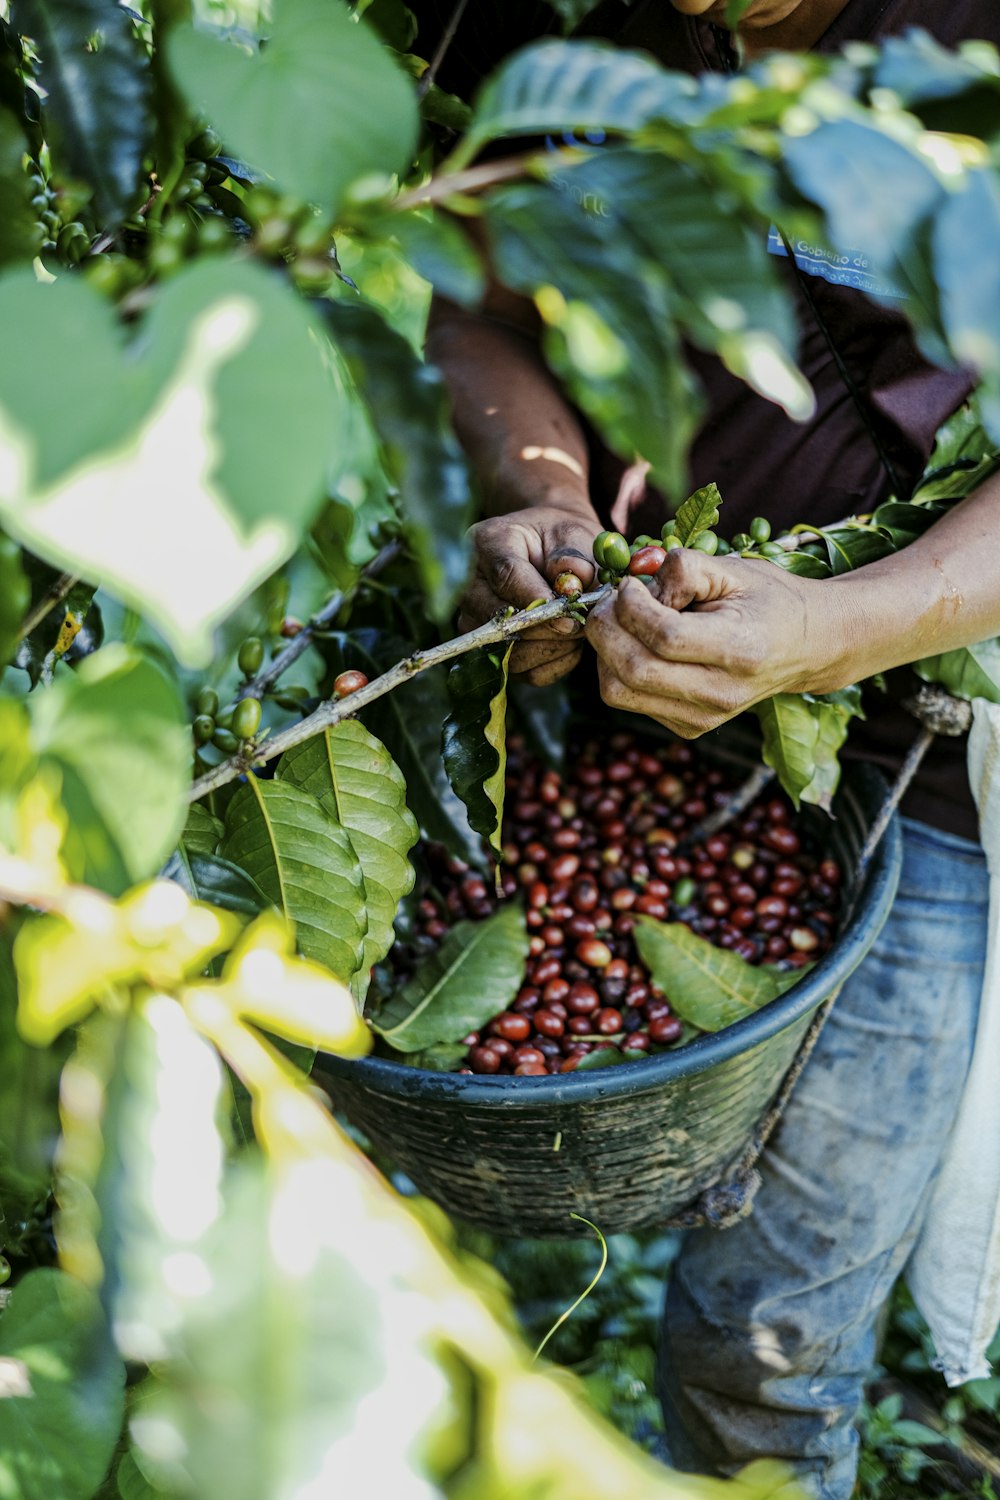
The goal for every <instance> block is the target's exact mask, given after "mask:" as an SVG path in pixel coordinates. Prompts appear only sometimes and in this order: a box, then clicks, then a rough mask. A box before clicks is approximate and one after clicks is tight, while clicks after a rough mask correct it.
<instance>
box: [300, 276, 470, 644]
mask: <svg viewBox="0 0 1000 1500" xmlns="http://www.w3.org/2000/svg"><path fill="white" fill-rule="evenodd" d="M324 313H325V316H326V318H327V321H328V326H329V329H330V333H331V336H332V338H333V341H334V343H335V344H336V345H337V346H338V348H339V349H340V350H341V352H342V353H343V354H344V355H345V356H346V357H347V359H348V361H349V363H350V364H351V367H352V371H353V374H354V376H355V378H356V380H357V383H358V386H359V388H360V390H361V392H362V394H363V395H364V397H365V399H366V400H367V402H368V407H369V411H370V414H371V418H372V421H373V423H374V426H375V429H376V431H377V432H378V435H379V437H380V438H381V441H382V444H383V447H384V451H385V456H386V464H387V467H388V470H389V473H390V475H391V477H392V479H393V480H394V482H395V483H396V484H397V485H398V487H399V493H400V502H399V508H400V513H401V516H402V519H403V525H404V528H405V531H406V536H407V540H408V541H409V543H410V547H411V548H412V550H413V553H414V555H415V557H416V561H417V567H418V569H419V571H420V577H421V580H422V582H423V587H424V590H425V592H426V594H427V596H428V601H429V603H430V607H431V612H432V614H433V615H434V618H435V619H436V620H438V621H444V620H445V619H447V618H448V616H449V614H450V612H451V608H452V605H453V603H454V601H455V598H456V596H457V594H458V592H459V590H460V589H461V588H462V587H463V585H464V583H465V580H466V575H467V572H468V547H467V543H466V540H465V533H466V528H467V526H468V525H469V523H470V521H471V520H472V497H471V492H470V489H469V476H468V470H467V467H466V463H465V459H464V456H463V454H462V451H461V448H460V447H459V445H458V440H457V438H456V437H455V435H454V432H453V431H452V427H451V419H450V411H451V407H450V402H449V399H448V396H447V393H446V391H445V387H444V382H443V381H442V379H441V376H440V375H439V374H438V372H437V370H435V369H434V367H433V366H432V365H427V364H424V363H422V362H421V360H420V359H418V357H417V356H416V355H415V354H414V352H413V350H412V349H411V348H410V346H409V344H408V343H407V341H406V339H404V338H403V336H402V335H401V334H398V333H396V332H395V331H394V330H393V329H392V328H390V327H389V325H388V323H386V321H385V319H384V318H383V317H382V316H381V315H380V314H379V313H377V312H376V311H375V309H374V308H372V307H366V306H364V305H363V304H361V303H357V302H347V301H343V302H337V303H327V304H326V306H325V307H324Z"/></svg>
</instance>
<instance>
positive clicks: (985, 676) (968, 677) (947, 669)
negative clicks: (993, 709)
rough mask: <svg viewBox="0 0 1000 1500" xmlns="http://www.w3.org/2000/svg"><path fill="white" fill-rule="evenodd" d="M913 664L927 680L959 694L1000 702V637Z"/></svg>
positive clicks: (918, 674)
mask: <svg viewBox="0 0 1000 1500" xmlns="http://www.w3.org/2000/svg"><path fill="white" fill-rule="evenodd" d="M913 668H914V671H915V672H916V673H917V676H918V677H922V678H923V680H924V682H936V683H940V685H941V686H942V687H943V688H947V690H948V692H949V693H954V695H955V697H956V698H968V699H972V698H985V699H986V701H987V702H988V703H1000V638H997V639H993V640H989V641H980V642H979V643H978V645H975V646H960V647H959V648H958V650H956V651H946V652H944V653H943V655H941V656H927V657H924V659H923V660H922V661H917V662H914V664H913Z"/></svg>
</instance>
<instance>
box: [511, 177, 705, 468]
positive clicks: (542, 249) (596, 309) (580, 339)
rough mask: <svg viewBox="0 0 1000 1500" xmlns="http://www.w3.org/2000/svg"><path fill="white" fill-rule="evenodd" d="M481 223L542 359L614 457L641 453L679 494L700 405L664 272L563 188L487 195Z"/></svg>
mask: <svg viewBox="0 0 1000 1500" xmlns="http://www.w3.org/2000/svg"><path fill="white" fill-rule="evenodd" d="M487 228H488V232H489V236H490V242H491V246H492V259H493V262H494V264H495V266H496V268H497V274H498V275H499V277H500V279H501V280H502V281H503V282H504V283H505V284H506V285H507V286H510V287H512V288H513V289H514V290H515V291H519V292H523V293H525V294H526V295H527V296H529V297H535V298H536V300H537V302H538V305H539V309H540V311H541V313H542V316H543V318H544V319H545V321H546V323H547V325H548V326H547V331H546V338H545V352H546V355H547V357H548V359H549V362H550V363H551V364H552V365H553V367H554V368H555V370H556V372H557V374H559V375H560V377H561V378H562V379H563V380H564V382H565V384H566V387H567V389H568V391H569V392H570V394H571V396H572V397H573V400H574V401H575V402H576V403H577V404H578V405H579V406H580V408H581V409H582V410H583V411H584V412H586V414H587V415H588V416H589V417H590V418H591V420H592V421H593V423H594V425H595V426H596V427H597V428H598V429H599V431H600V432H601V435H602V436H603V438H604V439H605V441H606V442H607V443H608V445H609V446H610V447H611V448H613V449H614V450H615V452H617V453H618V454H620V455H621V456H622V457H623V458H625V459H626V460H627V461H629V462H631V461H632V460H633V459H634V458H635V456H636V454H637V453H638V454H641V455H642V457H643V458H645V459H646V460H647V461H648V462H649V463H650V464H651V465H652V468H653V471H654V475H655V477H656V478H657V479H658V480H659V481H660V483H661V484H663V486H664V487H665V488H666V489H667V490H669V491H670V492H671V493H673V494H675V495H676V496H677V497H678V498H680V497H681V495H682V494H683V485H684V479H685V468H686V458H687V449H688V444H689V442H690V439H691V438H692V436H693V435H694V431H695V427H696V422H697V417H698V412H699V402H698V399H697V397H696V394H695V391H694V387H693V385H692V382H691V379H690V376H689V375H688V373H687V369H686V365H685V362H684V357H683V352H682V348H681V340H680V333H679V331H678V326H677V319H678V308H677V306H676V301H675V297H674V294H673V291H672V289H671V287H670V285H669V283H668V280H667V278H666V276H665V274H664V272H663V271H662V270H661V269H660V268H659V267H658V266H657V265H655V264H654V263H652V262H651V261H650V260H648V259H646V258H645V257H644V256H643V255H641V254H640V250H639V247H638V246H637V245H636V243H635V242H634V240H633V239H632V237H631V236H630V235H623V234H622V233H621V232H620V229H619V227H618V225H617V223H616V222H615V221H614V220H612V219H611V218H610V217H604V216H602V215H600V214H598V213H595V212H592V211H590V210H589V209H588V206H587V205H586V204H583V203H578V202H577V201H576V199H575V197H574V196H573V193H572V191H570V190H569V189H568V188H567V187H562V188H561V187H559V186H558V185H549V186H544V187H543V186H539V185H534V184H532V185H528V186H519V187H514V188H506V189H504V190H502V191H500V192H497V193H495V194H493V196H492V197H491V198H490V200H489V203H488V206H487ZM553 288H554V289H555V291H556V293H558V295H553V292H552V289H553Z"/></svg>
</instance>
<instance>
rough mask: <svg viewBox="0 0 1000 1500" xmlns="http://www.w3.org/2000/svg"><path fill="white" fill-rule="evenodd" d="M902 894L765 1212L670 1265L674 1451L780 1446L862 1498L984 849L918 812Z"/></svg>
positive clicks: (773, 1157) (958, 1026)
mask: <svg viewBox="0 0 1000 1500" xmlns="http://www.w3.org/2000/svg"><path fill="white" fill-rule="evenodd" d="M903 833H904V860H903V874H902V880H901V883H900V887H899V894H898V897H897V899H896V902H895V905H894V907H893V910H892V913H891V915H890V917H889V920H888V922H887V924H886V926H885V928H884V929H883V932H882V934H881V936H880V937H879V939H878V941H877V943H876V944H875V946H874V948H873V949H872V951H871V952H870V954H869V955H868V957H867V958H866V959H865V961H864V963H863V964H862V965H861V967H860V968H859V969H858V970H857V971H856V972H855V973H854V974H853V975H852V977H851V978H850V979H849V980H848V982H847V984H846V985H845V986H844V988H843V990H842V992H841V995H840V998H839V999H838V1000H837V1003H836V1005H835V1006H834V1008H833V1011H832V1013H831V1015H830V1018H829V1020H828V1021H827V1023H826V1026H825V1028H824V1030H823V1033H822V1035H821V1037H820V1041H819V1044H818V1046H817V1048H816V1051H815V1053H814V1054H813V1057H812V1058H811V1059H810V1062H809V1065H808V1067H807V1068H806V1070H805V1072H804V1074H803V1076H802V1078H801V1079H800V1080H799V1084H798V1087H797V1089H796V1091H795V1094H794V1096H793V1099H792V1101H791V1104H790V1105H789V1108H788V1111H787V1113H786V1115H785V1118H784V1120H783V1121H782V1124H781V1127H780V1130H779V1132H778V1133H777V1134H776V1136H775V1138H774V1139H773V1141H772V1144H771V1145H770V1146H769V1148H768V1150H767V1152H766V1154H765V1157H764V1159H763V1161H762V1163H761V1168H762V1177H763V1186H762V1188H761V1190H760V1193H759V1196H758V1198H757V1203H756V1207H755V1209H754V1212H753V1214H752V1215H751V1217H750V1218H749V1219H747V1220H745V1221H744V1222H742V1223H740V1224H738V1225H737V1226H736V1227H735V1228H733V1229H730V1230H726V1231H724V1232H722V1233H719V1232H715V1231H711V1230H699V1231H696V1232H694V1233H692V1234H690V1235H688V1237H687V1239H686V1240H685V1242H684V1246H683V1249H682V1251H681V1254H680V1257H679V1259H678V1261H677V1262H676V1263H675V1266H674V1269H673V1272H672V1275H671V1281H670V1286H669V1288H668V1293H667V1304H666V1311H665V1315H664V1323H663V1338H662V1344H661V1358H660V1372H659V1386H660V1398H661V1401H662V1403H663V1409H664V1419H665V1423H666V1433H667V1443H668V1445H669V1449H670V1460H671V1462H672V1463H673V1464H674V1465H675V1467H677V1468H680V1469H687V1470H692V1471H695V1472H698V1473H708V1474H712V1473H716V1474H730V1473H733V1472H734V1471H735V1470H736V1469H738V1468H740V1467H742V1466H743V1465H744V1464H746V1463H749V1462H750V1461H751V1460H752V1459H755V1458H760V1457H774V1458H783V1459H785V1460H786V1461H788V1462H789V1463H790V1464H791V1465H792V1466H793V1467H794V1469H795V1470H796V1473H797V1475H798V1477H799V1479H800V1481H801V1482H802V1483H803V1485H804V1486H805V1488H806V1489H807V1491H808V1492H809V1493H810V1494H814V1495H816V1496H819V1497H821V1500H848V1496H849V1495H850V1494H851V1491H852V1489H853V1487H854V1479H855V1471H856V1466H857V1451H858V1437H857V1433H856V1432H855V1430H854V1425H853V1424H854V1419H855V1417H856V1415H857V1412H858V1408H859V1406H860V1403H861V1399H862V1390H863V1384H864V1381H865V1379H866V1377H867V1375H868V1373H869V1371H870V1369H871V1366H872V1363H873V1360H874V1356H875V1343H876V1333H875V1325H876V1321H877V1319H878V1316H879V1312H880V1310H881V1308H882V1306H883V1304H884V1302H885V1300H886V1298H887V1297H888V1295H889V1293H890V1291H891V1289H892V1286H893V1283H894V1282H895V1280H896V1279H897V1277H898V1276H900V1275H901V1274H902V1273H903V1272H904V1271H905V1269H906V1263H907V1260H908V1258H909V1255H910V1252H911V1250H912V1248H913V1245H914V1242H915V1240H916V1238H917V1233H918V1231H919V1228H920V1225H921V1222H922V1219H923V1216H924V1214H925V1212H926V1208H927V1204H928V1201H929V1197H930V1190H931V1186H932V1184H933V1182H934V1179H935V1176H936V1174H937V1171H938V1166H939V1162H940V1159H941V1154H942V1150H943V1147H944V1144H945V1141H946V1138H947V1136H948V1133H949V1131H950V1129H951V1127H952V1125H953V1123H954V1119H955V1114H956V1111H957V1107H958V1102H959V1098H960V1095H961V1090H962V1086H963V1083H964V1080H965V1076H966V1072H967V1070H968V1065H969V1060H970V1057H971V1055H972V1045H973V1039H974V1036H975V1027H976V1019H977V1015H978V1008H979V995H980V986H981V983H982V974H983V966H984V962H985V956H986V927H987V911H988V879H987V874H986V865H985V860H984V858H983V854H982V851H981V850H980V849H979V847H978V845H976V844H971V843H969V842H968V841H967V840H965V839H959V838H955V837H953V836H951V835H949V834H945V833H940V832H938V831H937V830H935V829H933V828H929V827H927V826H926V825H924V824H922V823H915V822H912V821H910V820H907V819H904V821H903Z"/></svg>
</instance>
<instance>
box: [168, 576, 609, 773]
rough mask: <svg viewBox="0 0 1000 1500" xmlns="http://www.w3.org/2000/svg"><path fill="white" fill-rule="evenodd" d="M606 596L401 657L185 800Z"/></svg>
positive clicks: (490, 624) (541, 609)
mask: <svg viewBox="0 0 1000 1500" xmlns="http://www.w3.org/2000/svg"><path fill="white" fill-rule="evenodd" d="M609 592H610V585H606V586H605V587H604V588H601V589H595V590H594V592H593V593H590V594H581V595H580V596H579V597H578V598H576V599H552V600H551V601H550V602H548V603H546V604H540V605H538V606H537V608H535V609H522V610H519V611H518V612H517V613H516V614H511V615H498V616H496V618H495V619H492V620H488V621H487V622H486V624H485V625H480V626H479V628H478V630H470V631H469V633H468V635H460V636H456V637H455V639H454V640H453V641H445V642H444V643H443V644H442V645H440V646H432V647H430V648H429V650H427V651H415V652H414V653H413V655H412V656H407V657H406V658H405V659H404V660H403V661H400V662H397V663H396V665H395V666H394V667H390V668H389V670H388V671H387V672H383V673H382V675H381V677H376V678H375V679H374V680H373V681H372V682H369V683H368V684H367V686H365V687H363V688H359V689H358V691H357V692H356V693H351V694H350V696H349V697H347V698H333V699H331V700H330V701H329V702H327V703H322V704H320V706H319V708H317V709H316V711H315V713H311V714H310V715H309V717H308V718H307V719H303V720H302V722H301V723H300V724H293V725H291V726H290V727H289V728H288V729H283V730H282V731H281V733H280V734H276V735H274V736H273V737H272V738H271V739H269V740H266V741H265V742H264V743H263V744H262V745H260V746H259V747H258V748H256V749H255V750H254V751H253V752H252V754H250V755H249V756H245V755H234V756H231V757H230V759H229V760H225V761H223V762H222V763H221V764H220V765H218V766H216V767H214V769H213V770H211V771H207V772H206V773H205V775H204V776H199V778H198V780H197V781H196V782H194V783H193V785H192V787H191V790H190V793H189V794H188V801H189V802H197V801H198V800H199V798H201V797H206V796H207V795H208V794H209V792H214V791H217V790H218V788H219V787H220V786H225V785H226V784H227V783H228V782H230V781H235V780H236V779H237V777H239V776H242V775H244V774H245V773H246V772H247V771H249V770H250V769H251V768H252V767H253V766H254V765H260V764H261V763H262V762H264V761H269V760H274V758H275V757H276V756H278V755H282V754H283V753H284V752H285V751H286V750H290V749H291V748H292V746H293V745H300V744H302V742H303V740H311V739H312V738H313V737H314V735H317V734H322V733H323V731H324V729H329V728H331V727H332V725H334V724H339V722H340V721H341V719H349V718H353V717H354V715H355V714H356V713H358V712H360V710H361V709H363V708H366V707H367V706H368V704H369V703H374V702H375V701H376V699H378V698H384V697H385V695H386V693H391V692H392V691H393V689H394V688H398V687H401V686H402V684H403V683H404V682H409V680H410V679H411V678H412V677H416V676H417V675H418V673H420V672H426V671H428V670H429V669H430V668H431V667H437V666H440V665H441V664H442V662H446V661H454V659H455V658H456V657H458V656H464V655H465V654H466V652H468V651H477V650H479V648H480V647H482V646H496V645H499V644H500V643H501V642H502V641H509V640H512V639H513V638H514V637H515V636H517V635H520V633H521V631H522V630H531V629H534V627H535V626H536V625H547V624H549V623H551V621H553V620H561V619H563V618H564V617H566V616H569V615H572V613H573V612H574V611H575V610H577V609H579V608H580V607H581V606H582V607H583V608H585V609H586V608H589V607H590V606H591V605H594V604H596V603H597V602H598V600H599V599H603V598H604V597H605V596H606V595H607V594H608V593H609Z"/></svg>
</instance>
